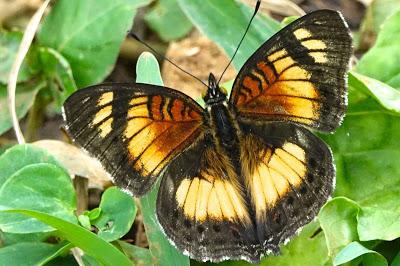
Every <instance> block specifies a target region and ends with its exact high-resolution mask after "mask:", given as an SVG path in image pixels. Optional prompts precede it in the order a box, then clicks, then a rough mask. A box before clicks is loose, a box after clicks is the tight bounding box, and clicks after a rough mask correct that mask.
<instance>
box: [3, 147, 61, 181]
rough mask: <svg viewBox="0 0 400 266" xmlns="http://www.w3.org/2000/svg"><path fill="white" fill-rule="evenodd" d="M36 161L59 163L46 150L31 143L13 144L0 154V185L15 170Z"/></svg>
mask: <svg viewBox="0 0 400 266" xmlns="http://www.w3.org/2000/svg"><path fill="white" fill-rule="evenodd" d="M37 163H51V164H55V165H58V166H60V167H62V166H61V164H60V163H59V162H58V161H57V160H56V158H54V157H53V156H52V155H51V154H50V153H48V152H47V151H46V150H43V149H40V148H37V147H35V146H34V145H31V144H21V145H15V146H14V147H12V148H10V149H8V150H7V151H6V152H4V153H3V154H2V155H1V156H0V187H1V186H2V185H3V183H4V182H5V181H6V180H7V178H9V177H11V176H12V175H13V174H14V173H15V172H17V171H18V170H20V169H22V168H23V167H25V166H27V165H31V164H37Z"/></svg>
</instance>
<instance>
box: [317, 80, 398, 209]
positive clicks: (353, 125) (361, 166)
mask: <svg viewBox="0 0 400 266" xmlns="http://www.w3.org/2000/svg"><path fill="white" fill-rule="evenodd" d="M321 137H323V139H325V140H326V141H327V143H328V144H329V145H330V147H331V148H332V150H333V153H334V157H335V163H336V169H337V180H336V184H337V186H336V191H335V194H336V196H345V197H348V198H350V199H352V200H354V201H356V202H358V203H359V204H360V205H363V204H362V202H363V201H365V200H367V199H368V198H370V197H372V196H374V194H377V195H379V194H381V195H384V194H386V191H390V190H391V189H392V188H394V187H398V186H399V185H400V164H399V163H398V158H400V142H399V141H398V140H399V139H400V115H397V114H396V113H394V112H390V111H388V110H387V109H385V108H384V107H383V106H382V105H381V104H379V102H378V101H376V99H375V98H374V97H373V96H372V95H371V94H370V93H366V92H365V90H364V89H363V88H360V86H359V82H354V79H351V78H350V79H349V108H348V111H347V114H346V117H345V119H344V122H343V124H342V126H341V127H340V128H339V129H338V130H337V131H336V133H335V134H331V135H321ZM394 199H395V198H394ZM397 199H399V198H398V197H397ZM393 204H395V202H393Z"/></svg>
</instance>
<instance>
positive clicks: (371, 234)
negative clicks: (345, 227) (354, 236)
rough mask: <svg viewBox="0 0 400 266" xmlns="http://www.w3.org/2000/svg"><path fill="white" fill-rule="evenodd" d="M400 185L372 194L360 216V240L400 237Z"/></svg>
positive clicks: (365, 201)
mask: <svg viewBox="0 0 400 266" xmlns="http://www.w3.org/2000/svg"><path fill="white" fill-rule="evenodd" d="M397 159H398V158H397ZM399 202H400V187H399V186H397V187H393V188H392V189H387V190H385V191H384V193H383V191H379V192H377V193H374V194H373V195H370V196H369V197H368V199H367V200H364V201H363V202H362V203H361V205H362V208H361V211H360V214H359V218H358V232H359V236H360V240H362V241H369V240H374V239H382V240H389V241H390V240H394V239H396V238H399V237H400V219H399V217H400V204H399Z"/></svg>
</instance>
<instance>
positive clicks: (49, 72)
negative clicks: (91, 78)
mask: <svg viewBox="0 0 400 266" xmlns="http://www.w3.org/2000/svg"><path fill="white" fill-rule="evenodd" d="M39 57H40V61H41V64H42V69H43V72H44V74H45V75H46V76H47V77H48V78H49V79H51V80H52V81H53V82H54V83H55V84H57V86H56V88H55V89H54V90H52V91H51V94H52V95H53V97H54V98H55V100H56V104H57V106H58V107H59V108H60V107H61V105H62V104H63V103H64V101H65V100H66V99H67V97H68V96H70V95H71V94H72V93H73V92H74V91H76V90H77V87H76V84H75V80H74V77H73V75H72V70H71V66H70V65H69V63H68V61H67V60H66V59H65V58H64V57H63V56H62V55H61V54H60V53H59V52H57V51H56V50H54V49H52V48H47V47H46V48H43V47H42V48H40V49H39Z"/></svg>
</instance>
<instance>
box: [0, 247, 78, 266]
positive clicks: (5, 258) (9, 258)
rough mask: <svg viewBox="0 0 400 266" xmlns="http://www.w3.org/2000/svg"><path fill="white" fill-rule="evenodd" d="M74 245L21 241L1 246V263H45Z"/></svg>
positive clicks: (11, 264)
mask: <svg viewBox="0 0 400 266" xmlns="http://www.w3.org/2000/svg"><path fill="white" fill-rule="evenodd" d="M71 247H72V246H71V245H70V244H69V243H61V244H58V245H52V244H46V243H40V242H37V243H34V242H25V243H24V242H21V243H17V244H14V245H10V246H6V247H2V248H0V265H7V266H14V265H15V266H21V265H32V266H33V265H44V264H45V263H47V262H49V261H50V260H52V259H54V258H55V257H56V256H58V255H60V254H61V253H62V252H64V251H65V250H68V249H70V248H71Z"/></svg>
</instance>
